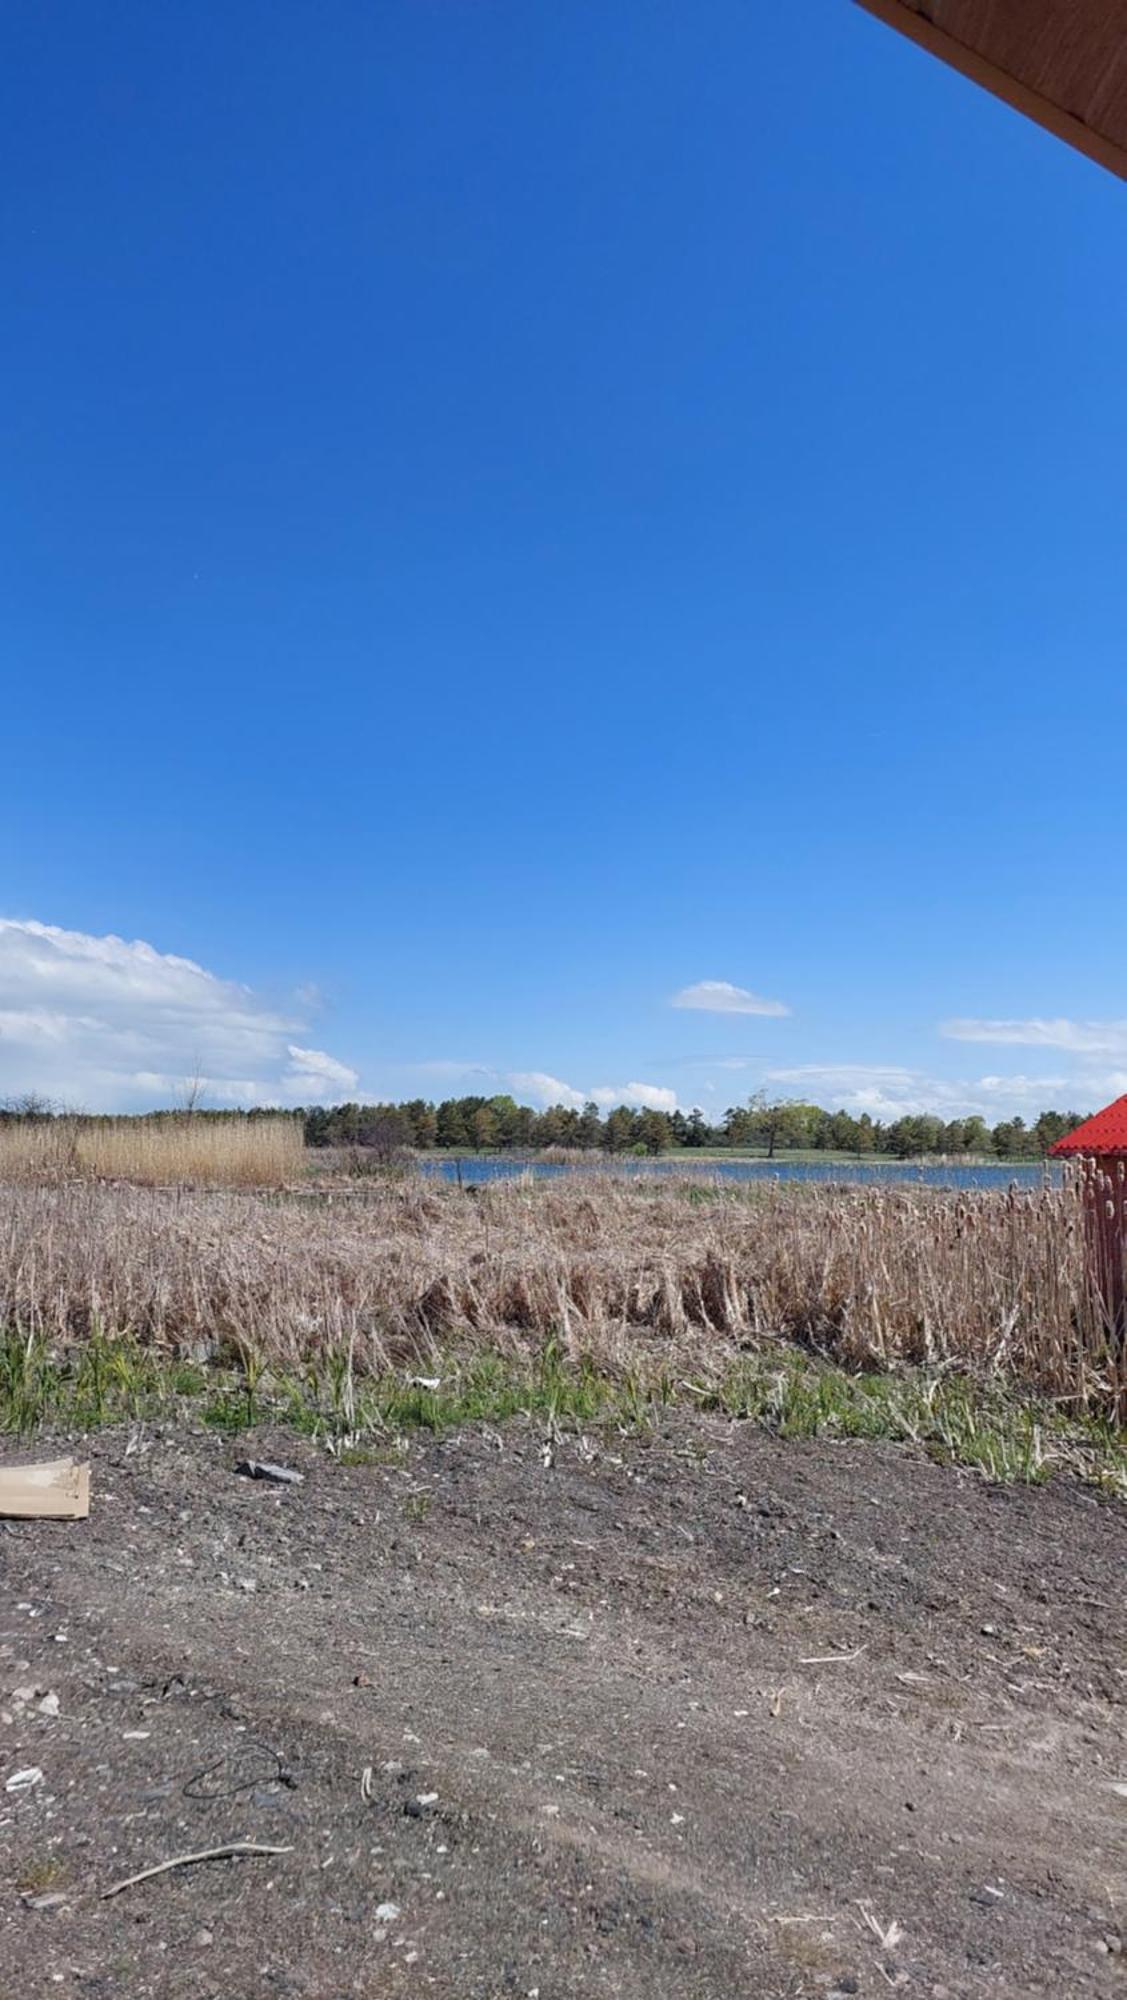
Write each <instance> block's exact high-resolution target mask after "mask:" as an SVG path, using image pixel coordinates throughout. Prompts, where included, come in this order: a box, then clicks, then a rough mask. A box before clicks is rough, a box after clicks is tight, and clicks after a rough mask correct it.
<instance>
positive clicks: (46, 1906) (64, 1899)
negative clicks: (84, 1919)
mask: <svg viewBox="0 0 1127 2000" xmlns="http://www.w3.org/2000/svg"><path fill="white" fill-rule="evenodd" d="M20 1900H21V1901H22V1903H23V1906H24V1908H25V1910H61V1909H62V1906H63V1904H64V1903H69V1902H70V1897H69V1896H64V1895H63V1894H62V1892H61V1891H60V1890H58V1889H55V1890H52V1891H51V1893H50V1894H48V1895H43V1896H34V1895H25V1896H23V1897H21V1899H20Z"/></svg>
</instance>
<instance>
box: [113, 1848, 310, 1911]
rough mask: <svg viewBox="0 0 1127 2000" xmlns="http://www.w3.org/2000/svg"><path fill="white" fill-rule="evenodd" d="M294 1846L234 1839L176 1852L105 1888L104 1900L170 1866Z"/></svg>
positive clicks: (281, 1850)
mask: <svg viewBox="0 0 1127 2000" xmlns="http://www.w3.org/2000/svg"><path fill="white" fill-rule="evenodd" d="M292 1853H293V1848H292V1847H263V1846H261V1845H260V1844H259V1842H258V1841H255V1840H234V1841H231V1842H229V1844H228V1845H227V1846H226V1847H205V1848H203V1849H202V1850H201V1851H200V1853H199V1854H174V1855H173V1857H172V1859H171V1861H158V1862H157V1865H156V1867H155V1868H142V1869H141V1871H140V1874H138V1875H127V1876H126V1878H125V1880H124V1882H115V1883H114V1885H113V1888H112V1889H103V1891H102V1901H103V1903H108V1901H109V1899H110V1897H111V1896H120V1894H121V1892H122V1890H123V1889H132V1888H134V1887H135V1885H136V1884H137V1883H138V1882H148V1881H150V1880H151V1879H152V1877H153V1876H154V1875H166V1874H167V1873H168V1870H169V1869H170V1868H191V1867H192V1866H193V1864H194V1863H195V1862H197V1861H227V1860H230V1859H231V1857H232V1856H234V1855H236V1854H292Z"/></svg>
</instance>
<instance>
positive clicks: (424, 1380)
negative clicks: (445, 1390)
mask: <svg viewBox="0 0 1127 2000" xmlns="http://www.w3.org/2000/svg"><path fill="white" fill-rule="evenodd" d="M407 1387H408V1388H409V1389H441V1387H442V1377H441V1375H408V1377H407Z"/></svg>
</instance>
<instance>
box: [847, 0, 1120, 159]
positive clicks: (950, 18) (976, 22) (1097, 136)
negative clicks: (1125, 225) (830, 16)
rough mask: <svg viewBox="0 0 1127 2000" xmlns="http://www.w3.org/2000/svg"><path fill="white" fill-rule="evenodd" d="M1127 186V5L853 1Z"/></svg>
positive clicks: (1055, 0) (1047, 0) (1089, 0)
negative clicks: (1126, 181)
mask: <svg viewBox="0 0 1127 2000" xmlns="http://www.w3.org/2000/svg"><path fill="white" fill-rule="evenodd" d="M857 4H858V5H859V6H861V7H864V8H865V9H866V10H867V11H868V12H869V13H870V14H875V15H876V17H877V19H878V20H881V21H885V22H887V23H888V25H889V27H890V28H897V29H899V31H900V33H901V34H903V35H907V36H908V38H909V39H910V40H911V41H913V42H917V43H918V44H919V46H920V47H921V48H923V49H926V50H927V51H928V53H929V54H930V55H933V56H938V57H939V58H940V59H941V61H943V62H946V63H949V64H950V65H951V67H952V68H953V69H957V70H960V71H961V72H962V74H963V75H964V76H967V77H970V79H971V81H972V82H974V83H978V84H981V85H982V87H983V88H984V89H985V90H989V91H991V92H993V94H994V96H995V97H1000V98H1002V99H1003V100H1004V102H1005V103H1007V104H1010V105H1012V106H1013V108H1014V110H1015V111H1022V112H1024V113H1025V115H1026V117H1027V118H1032V119H1033V120H1034V121H1035V122H1036V123H1037V124H1038V125H1043V126H1044V127H1045V129H1046V130H1047V131H1049V132H1052V133H1054V134H1055V135H1056V137H1057V138H1058V139H1064V140H1066V141H1067V143H1068V144H1069V145H1070V146H1075V147H1076V148H1077V150H1078V151H1079V152H1081V153H1086V154H1087V156H1088V158H1089V159H1091V160H1096V161H1097V162H1098V163H1099V165H1100V166H1101V167H1107V168H1108V169H1109V170H1110V172H1111V173H1113V174H1118V175H1120V177H1121V178H1122V179H1124V180H1127V0H857Z"/></svg>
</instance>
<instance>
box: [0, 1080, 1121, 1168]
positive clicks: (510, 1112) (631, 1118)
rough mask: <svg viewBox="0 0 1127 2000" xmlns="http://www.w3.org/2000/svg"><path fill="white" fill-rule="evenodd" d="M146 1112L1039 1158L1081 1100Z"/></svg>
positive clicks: (550, 1140)
mask: <svg viewBox="0 0 1127 2000" xmlns="http://www.w3.org/2000/svg"><path fill="white" fill-rule="evenodd" d="M58 1115H60V1113H59V1111H58V1108H57V1107H56V1106H54V1105H52V1104H51V1103H49V1102H48V1100H46V1099H44V1098H41V1097H37V1096H33V1095H30V1094H29V1095H27V1096H25V1097H22V1098H13V1099H9V1100H8V1101H7V1102H6V1103H0V1123H4V1122H5V1121H8V1120H13V1119H20V1120H23V1121H25V1122H26V1121H30V1120H38V1119H45V1118H52V1117H55V1116H58ZM72 1115H73V1114H72ZM141 1115H142V1116H144V1117H149V1118H158V1119H170V1118H177V1119H182V1118H201V1119H256V1118H279V1117H285V1118H294V1119H299V1120H300V1121H301V1125H302V1129H303V1131H304V1135H305V1142H306V1145H308V1146H346V1147H357V1148H364V1149H366V1150H370V1151H371V1152H373V1153H375V1154H376V1155H377V1156H378V1157H379V1158H381V1159H385V1160H392V1159H395V1158H398V1157H399V1156H400V1155H402V1154H405V1153H408V1152H423V1153H427V1152H433V1151H434V1150H435V1149H438V1150H441V1151H449V1152H459V1151H471V1152H505V1153H535V1152H544V1151H547V1150H548V1149H550V1148H554V1147H560V1148H565V1149H567V1150H568V1151H579V1152H604V1153H636V1154H640V1155H641V1154H648V1155H651V1156H653V1155H657V1154H659V1153H668V1152H672V1151H677V1150H682V1149H683V1150H688V1151H693V1150H696V1151H700V1150H702V1149H704V1148H710V1149H713V1150H716V1149H723V1148H729V1149H731V1150H733V1151H737V1150H744V1149H746V1150H751V1151H757V1152H762V1153H765V1154H766V1155H767V1157H768V1158H770V1159H773V1158H774V1156H775V1154H776V1153H779V1152H790V1151H808V1152H815V1153H822V1152H834V1153H851V1154H856V1155H858V1156H859V1157H861V1158H864V1157H865V1156H867V1155H872V1156H874V1157H876V1158H884V1159H894V1160H914V1159H920V1158H926V1157H928V1156H929V1155H931V1156H936V1155H938V1156H942V1157H945V1158H957V1157H958V1156H959V1155H967V1154H971V1155H975V1156H980V1157H984V1158H986V1159H999V1160H1020V1159H1038V1158H1041V1157H1042V1156H1043V1155H1044V1154H1045V1153H1047V1152H1048V1150H1049V1147H1050V1146H1051V1145H1052V1144H1053V1142H1054V1140H1056V1139H1060V1138H1063V1136H1064V1134H1065V1133H1066V1132H1071V1131H1073V1130H1074V1128H1075V1127H1076V1126H1077V1125H1079V1124H1080V1123H1081V1119H1082V1116H1083V1114H1082V1113H1080V1112H1079V1111H1042V1113H1041V1115H1040V1117H1039V1118H1038V1119H1037V1120H1036V1121H1035V1123H1034V1124H1032V1125H1026V1123H1025V1122H1024V1120H1023V1119H1021V1118H1008V1119H1003V1120H1002V1121H1001V1123H999V1124H997V1125H994V1126H992V1127H991V1126H988V1125H987V1124H986V1121H985V1119H983V1118H979V1117H977V1116H975V1117H971V1118H952V1119H949V1120H944V1119H942V1118H935V1117H931V1116H929V1115H926V1114H920V1115H918V1116H913V1117H906V1118H897V1119H894V1120H892V1121H891V1122H889V1123H888V1124H885V1123H884V1122H883V1121H882V1120H881V1119H879V1118H871V1117H870V1116H869V1114H868V1112H867V1111H863V1112H862V1113H861V1115H860V1117H859V1118H855V1117H854V1116H853V1115H852V1113H851V1112H849V1111H825V1110H823V1108H822V1107H821V1105H818V1104H806V1103H803V1102H801V1101H800V1100H796V1099H794V1098H776V1099H771V1098H768V1097H766V1096H765V1095H764V1094H763V1093H762V1092H760V1093H758V1094H757V1095H756V1096H755V1097H752V1098H750V1099H749V1100H748V1101H747V1103H745V1104H736V1105H733V1106H732V1107H731V1108H730V1109H729V1110H727V1111H725V1113H724V1115H723V1117H722V1118H721V1119H720V1120H719V1123H717V1124H715V1125H711V1124H709V1122H708V1120H707V1119H706V1117H705V1115H704V1113H703V1112H702V1111H699V1110H697V1111H687V1112H686V1111H655V1110H651V1109H648V1108H646V1109H643V1110H635V1109H632V1108H631V1107H630V1106H629V1105H626V1104H620V1105H617V1106H616V1107H615V1109H614V1110H611V1111H607V1112H605V1113H604V1112H603V1111H602V1110H601V1109H600V1107H599V1106H598V1105H597V1104H595V1103H593V1102H592V1103H588V1104H584V1105H583V1106H582V1107H581V1108H576V1107H573V1106H571V1105H566V1104H553V1105H549V1107H548V1108H547V1110H545V1111H534V1110H533V1109H532V1107H531V1106H530V1105H527V1104H518V1103H517V1102H516V1099H515V1098H513V1097H508V1096H494V1097H447V1098H444V1099H443V1100H442V1102H441V1103H440V1104H432V1103H431V1102H430V1101H429V1100H427V1099H425V1098H422V1097H413V1098H410V1099H409V1100H408V1101H407V1102H406V1103H401V1104H333V1105H322V1104H315V1105H311V1106H308V1107H302V1106H298V1107H297V1108H296V1109H288V1108H287V1109H284V1110H279V1109H276V1108H275V1109H271V1108H270V1107H269V1106H266V1105H255V1106H254V1107H253V1108H252V1109H249V1110H226V1111H213V1110H210V1109H205V1108H203V1107H201V1106H196V1105H192V1106H190V1107H189V1108H186V1109H185V1108H183V1107H181V1108H180V1109H177V1110H172V1111H168V1110H165V1111H153V1112H146V1113H143V1114H141ZM90 1122H91V1123H97V1122H100V1121H99V1120H97V1119H91V1121H90Z"/></svg>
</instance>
